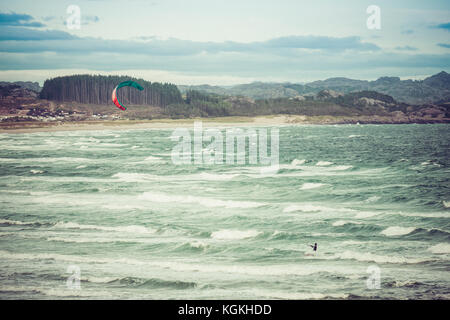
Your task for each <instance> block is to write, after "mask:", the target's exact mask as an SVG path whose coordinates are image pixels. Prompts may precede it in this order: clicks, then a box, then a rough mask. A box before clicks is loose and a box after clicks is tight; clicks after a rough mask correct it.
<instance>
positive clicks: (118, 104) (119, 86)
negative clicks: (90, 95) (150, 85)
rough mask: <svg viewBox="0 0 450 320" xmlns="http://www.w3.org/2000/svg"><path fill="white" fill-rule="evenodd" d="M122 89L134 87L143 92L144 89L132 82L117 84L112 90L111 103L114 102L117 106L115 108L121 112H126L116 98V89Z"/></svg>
mask: <svg viewBox="0 0 450 320" xmlns="http://www.w3.org/2000/svg"><path fill="white" fill-rule="evenodd" d="M122 87H134V88H136V89H138V90H141V91H142V90H144V88H143V87H142V86H141V85H140V84H139V83H137V82H134V81H124V82H121V83H119V84H118V85H117V86H116V87H115V88H114V90H113V92H112V101H113V102H114V104H115V105H116V106H117V108H119V109H121V110H127V108H126V107H124V106H123V105H122V103H120V101H119V98H118V97H117V89H119V88H122Z"/></svg>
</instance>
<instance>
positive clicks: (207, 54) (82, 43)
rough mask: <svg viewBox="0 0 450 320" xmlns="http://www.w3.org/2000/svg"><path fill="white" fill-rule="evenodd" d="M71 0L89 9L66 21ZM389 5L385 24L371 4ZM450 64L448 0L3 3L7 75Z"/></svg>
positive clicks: (394, 72) (424, 69) (393, 70)
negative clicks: (376, 25) (372, 22)
mask: <svg viewBox="0 0 450 320" xmlns="http://www.w3.org/2000/svg"><path fill="white" fill-rule="evenodd" d="M70 5H77V6H78V7H79V8H80V11H81V25H80V29H69V28H68V25H67V19H68V18H69V17H70V16H71V15H70V14H68V13H67V8H68V7H69V6H70ZM370 5H377V6H378V7H379V8H380V10H381V11H380V17H381V19H380V22H381V24H380V26H381V29H369V28H368V27H367V23H366V22H367V19H368V18H369V17H370V16H371V14H369V13H367V12H366V10H367V8H368V7H369V6H370ZM442 70H445V71H447V72H449V70H450V1H448V0H435V1H433V0H429V1H422V0H420V1H419V0H408V1H403V0H396V1H392V0H391V1H385V0H382V1H374V0H371V1H365V0H340V1H336V0H335V1H331V0H316V1H300V0H278V1H272V0H271V1H268V0H267V1H265V0H255V1H253V0H227V1H215V0H183V1H181V0H166V1H160V0H148V1H144V0H79V1H75V0H71V1H44V0H41V1H36V0H32V1H29V0H17V1H1V3H0V80H6V81H17V80H32V81H39V82H40V83H41V84H42V83H43V81H44V80H45V79H46V78H48V77H53V76H59V75H66V74H74V73H96V74H98V73H102V74H126V75H131V76H136V77H142V78H144V79H146V80H149V81H167V82H174V83H177V84H203V83H208V84H222V85H231V84H237V83H248V82H252V81H265V82H285V81H289V82H308V81H312V80H318V79H325V78H329V77H349V78H356V79H368V80H372V79H377V78H378V77H380V76H399V77H401V78H414V79H420V78H423V77H425V76H429V75H431V74H434V73H437V72H439V71H442Z"/></svg>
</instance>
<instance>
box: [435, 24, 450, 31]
mask: <svg viewBox="0 0 450 320" xmlns="http://www.w3.org/2000/svg"><path fill="white" fill-rule="evenodd" d="M432 28H436V29H443V30H446V31H450V22H447V23H441V24H438V25H435V26H432Z"/></svg>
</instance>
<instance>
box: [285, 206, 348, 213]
mask: <svg viewBox="0 0 450 320" xmlns="http://www.w3.org/2000/svg"><path fill="white" fill-rule="evenodd" d="M296 211H301V212H353V211H354V210H353V209H347V208H331V207H324V206H318V205H311V204H293V205H289V206H287V207H285V208H284V209H283V212H284V213H289V212H296Z"/></svg>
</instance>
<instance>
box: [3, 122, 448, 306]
mask: <svg viewBox="0 0 450 320" xmlns="http://www.w3.org/2000/svg"><path fill="white" fill-rule="evenodd" d="M186 128H188V129H190V130H191V131H192V128H190V127H189V125H186ZM277 128H278V130H279V170H278V171H277V172H275V173H273V174H261V170H260V169H261V166H260V165H258V164H248V163H245V164H226V163H225V164H215V165H208V164H184V165H183V164H174V163H173V161H172V158H171V152H172V150H173V148H174V145H175V143H174V142H173V141H172V140H171V139H170V136H171V134H172V131H173V129H157V130H152V129H139V130H99V131H66V132H62V131H61V132H39V133H26V134H0V175H1V180H0V299H449V298H450V276H449V275H450V274H449V271H450V147H449V143H450V125H448V124H435V125H426V124H423V125H419V124H409V125H302V126H280V127H277ZM271 129H272V130H273V129H274V128H273V127H268V128H267V130H271ZM221 130H222V131H223V130H224V129H223V128H222V129H221ZM314 243H317V245H318V250H317V252H314V251H313V250H312V248H311V247H310V245H313V244H314Z"/></svg>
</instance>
